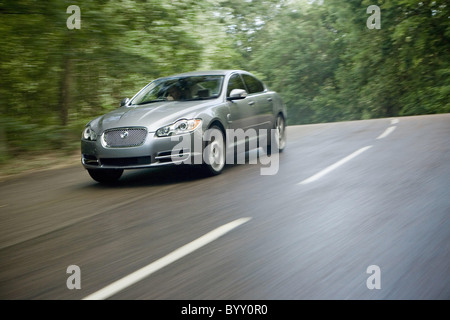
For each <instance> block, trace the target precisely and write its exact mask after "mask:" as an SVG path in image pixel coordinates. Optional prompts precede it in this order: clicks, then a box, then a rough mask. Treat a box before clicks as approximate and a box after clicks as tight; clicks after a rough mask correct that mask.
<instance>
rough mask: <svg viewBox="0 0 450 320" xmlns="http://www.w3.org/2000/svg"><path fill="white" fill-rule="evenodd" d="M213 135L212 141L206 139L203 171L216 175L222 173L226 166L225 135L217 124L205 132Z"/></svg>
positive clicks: (210, 135)
mask: <svg viewBox="0 0 450 320" xmlns="http://www.w3.org/2000/svg"><path fill="white" fill-rule="evenodd" d="M205 134H208V135H209V137H211V138H212V139H211V140H212V141H208V139H206V140H205V141H206V144H205V147H204V150H203V165H202V166H203V171H204V172H205V173H206V174H207V175H211V176H215V175H219V174H221V173H222V171H223V168H224V167H225V158H226V150H225V136H224V134H223V132H222V130H220V128H219V127H217V126H212V127H211V128H209V129H208V131H207V132H206V133H205Z"/></svg>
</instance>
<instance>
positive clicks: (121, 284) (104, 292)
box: [83, 217, 251, 300]
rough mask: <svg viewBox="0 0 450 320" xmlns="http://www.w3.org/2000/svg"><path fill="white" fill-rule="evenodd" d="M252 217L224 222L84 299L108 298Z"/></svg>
mask: <svg viewBox="0 0 450 320" xmlns="http://www.w3.org/2000/svg"><path fill="white" fill-rule="evenodd" d="M250 219H251V218H250V217H246V218H240V219H237V220H234V221H232V222H230V223H227V224H224V225H223V226H221V227H218V228H216V229H214V230H212V231H210V232H208V233H207V234H205V235H203V236H201V237H200V238H198V239H196V240H194V241H192V242H190V243H188V244H186V245H184V246H182V247H180V248H178V249H176V250H175V251H172V252H171V253H169V254H168V255H166V256H165V257H162V258H161V259H158V260H156V261H155V262H152V263H150V264H149V265H147V266H145V267H143V268H141V269H139V270H137V271H135V272H133V273H131V274H129V275H128V276H125V277H123V278H122V279H120V280H117V281H115V282H113V283H112V284H110V285H108V286H106V287H104V288H103V289H100V290H99V291H97V292H94V293H93V294H90V295H88V296H87V297H85V298H83V300H104V299H107V298H109V297H111V296H112V295H114V294H116V293H118V292H119V291H121V290H123V289H125V288H127V287H129V286H131V285H133V284H135V283H136V282H139V281H141V280H142V279H144V278H146V277H148V276H149V275H151V274H152V273H154V272H156V271H158V270H160V269H162V268H164V267H165V266H167V265H169V264H171V263H172V262H174V261H176V260H178V259H180V258H182V257H184V256H186V255H188V254H190V253H192V252H193V251H195V250H197V249H199V248H201V247H203V246H205V245H207V244H208V243H210V242H212V241H214V240H216V239H218V238H219V237H221V236H223V235H224V234H226V233H228V232H230V231H231V230H233V229H235V228H237V227H238V226H240V225H241V224H244V223H246V222H247V221H249V220H250Z"/></svg>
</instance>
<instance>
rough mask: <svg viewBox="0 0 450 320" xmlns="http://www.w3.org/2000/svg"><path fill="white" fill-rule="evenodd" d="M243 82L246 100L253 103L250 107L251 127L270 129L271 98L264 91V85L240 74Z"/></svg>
mask: <svg viewBox="0 0 450 320" xmlns="http://www.w3.org/2000/svg"><path fill="white" fill-rule="evenodd" d="M242 78H243V80H244V82H245V86H246V88H247V92H248V93H249V96H248V99H250V100H251V101H253V102H254V103H253V104H252V105H251V106H252V108H253V110H252V112H253V114H254V117H253V119H252V123H251V125H252V127H253V128H255V129H256V130H258V129H271V128H272V121H273V101H272V100H273V98H272V95H271V93H270V92H268V90H266V87H265V86H264V84H263V83H262V82H261V81H260V80H258V79H257V78H255V77H254V76H252V75H250V74H246V73H244V74H242Z"/></svg>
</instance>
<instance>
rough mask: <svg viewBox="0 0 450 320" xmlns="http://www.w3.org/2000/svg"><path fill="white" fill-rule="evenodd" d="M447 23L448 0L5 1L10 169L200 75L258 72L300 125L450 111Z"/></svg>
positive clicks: (2, 41) (3, 86) (0, 129)
mask: <svg viewBox="0 0 450 320" xmlns="http://www.w3.org/2000/svg"><path fill="white" fill-rule="evenodd" d="M69 5H78V6H79V7H80V9H81V29H79V30H77V29H74V30H69V29H68V28H67V26H66V21H67V19H68V18H69V16H70V15H71V13H67V12H66V9H67V7H68V6H69ZM369 5H378V6H379V7H380V8H381V29H371V30H369V29H368V28H367V27H366V20H367V18H368V17H369V14H367V12H366V9H367V7H368V6H369ZM449 16H450V5H449V4H448V3H447V1H445V0H434V1H431V0H428V1H424V0H350V1H327V0H325V1H319V0H316V1H311V0H262V1H255V0H246V1H241V0H196V1H194V0H179V1H160V0H148V1H140V0H101V1H83V2H81V1H75V2H74V1H68V0H49V1H34V0H18V1H3V2H0V19H1V23H0V48H1V50H0V73H1V74H2V77H1V78H0V98H1V101H2V103H1V104H0V112H1V118H0V163H1V162H2V161H5V160H7V159H9V158H11V157H14V156H17V155H18V154H20V153H22V152H27V151H39V150H43V151H45V150H47V149H50V150H51V149H63V150H66V149H67V150H70V149H76V148H78V147H79V138H80V137H79V136H80V133H81V130H82V128H83V125H84V124H85V123H86V122H87V121H88V120H90V119H91V118H93V117H95V116H97V115H99V114H102V113H105V112H107V111H109V110H112V109H114V108H116V107H118V104H119V101H120V100H121V99H122V98H124V97H127V96H128V97H130V96H132V95H133V94H134V93H135V92H136V91H137V90H139V89H140V88H141V87H143V86H144V85H146V84H147V83H148V82H149V81H151V80H153V79H155V78H157V77H160V76H166V75H170V74H174V73H178V72H184V71H191V70H196V69H197V70H198V69H224V68H236V69H237V68H240V69H246V70H249V71H252V72H254V73H255V74H257V75H258V76H260V77H262V78H263V80H265V81H266V82H267V84H268V85H269V87H271V88H272V89H274V90H276V91H278V92H279V93H280V94H281V95H282V97H283V100H284V101H285V103H286V105H287V106H288V112H289V119H288V123H289V124H303V123H317V122H329V121H341V120H355V119H368V118H376V117H390V116H401V115H415V114H430V113H444V112H450V102H449V100H450V99H449V96H450V19H449Z"/></svg>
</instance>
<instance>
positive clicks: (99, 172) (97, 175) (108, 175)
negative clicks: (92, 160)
mask: <svg viewBox="0 0 450 320" xmlns="http://www.w3.org/2000/svg"><path fill="white" fill-rule="evenodd" d="M88 172H89V175H90V176H91V178H92V179H94V180H95V181H97V182H100V183H107V184H109V183H114V182H116V181H117V180H119V179H120V177H121V176H122V173H123V169H88Z"/></svg>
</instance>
